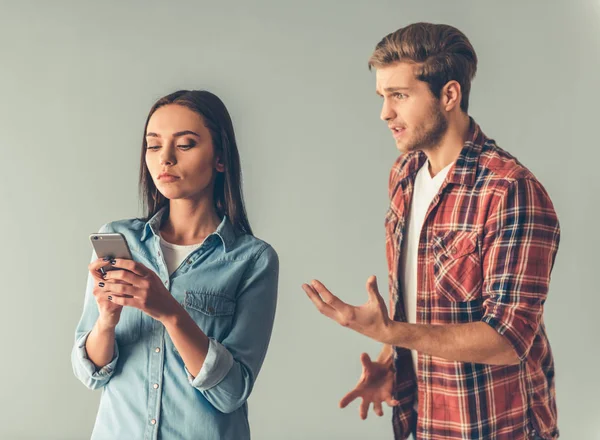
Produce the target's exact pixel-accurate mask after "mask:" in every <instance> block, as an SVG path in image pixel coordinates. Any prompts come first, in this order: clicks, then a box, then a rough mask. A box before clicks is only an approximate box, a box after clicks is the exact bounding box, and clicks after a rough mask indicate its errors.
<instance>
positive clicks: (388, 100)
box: [376, 62, 448, 153]
mask: <svg viewBox="0 0 600 440" xmlns="http://www.w3.org/2000/svg"><path fill="white" fill-rule="evenodd" d="M416 67H417V65H416V64H414V63H408V62H399V63H395V64H392V65H389V66H385V67H380V68H378V69H377V72H376V78H377V89H376V91H377V94H378V95H380V96H382V97H383V108H382V110H381V119H382V120H383V121H386V122H387V124H388V127H389V128H390V130H391V131H392V135H393V137H394V139H395V140H396V146H397V147H398V149H399V150H400V152H402V153H409V152H411V151H415V150H423V151H424V150H432V149H435V147H436V146H437V145H438V144H439V142H440V140H441V139H442V137H443V136H444V134H445V133H446V130H447V129H448V121H447V120H446V116H445V114H444V113H443V112H442V110H441V103H440V100H439V99H437V98H436V97H435V96H434V95H433V94H432V93H431V90H430V89H429V85H428V84H427V83H425V82H423V81H419V80H418V79H416V77H415V73H414V72H415V68H416Z"/></svg>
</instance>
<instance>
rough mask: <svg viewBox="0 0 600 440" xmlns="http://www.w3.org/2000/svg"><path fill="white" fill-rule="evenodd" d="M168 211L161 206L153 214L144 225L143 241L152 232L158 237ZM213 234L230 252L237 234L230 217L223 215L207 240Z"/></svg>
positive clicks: (226, 250)
mask: <svg viewBox="0 0 600 440" xmlns="http://www.w3.org/2000/svg"><path fill="white" fill-rule="evenodd" d="M166 211H167V207H166V206H165V207H163V208H161V209H160V210H159V211H158V212H157V213H156V214H154V216H152V218H151V219H150V220H148V221H147V222H146V224H145V225H144V230H143V231H142V241H145V240H146V239H147V238H148V237H149V236H150V234H153V235H154V236H156V237H158V236H160V235H159V231H160V225H161V224H162V221H163V217H164V215H165V213H166ZM212 236H216V237H218V238H219V239H220V240H221V242H222V243H223V248H224V250H225V252H229V250H231V248H232V246H233V243H234V242H235V238H236V235H235V231H234V229H233V225H232V224H231V222H230V221H229V218H228V217H227V216H226V215H224V216H223V219H222V220H221V223H220V224H219V226H218V227H217V230H216V231H215V232H213V233H212V234H210V235H209V236H208V237H207V240H208V238H209V237H212Z"/></svg>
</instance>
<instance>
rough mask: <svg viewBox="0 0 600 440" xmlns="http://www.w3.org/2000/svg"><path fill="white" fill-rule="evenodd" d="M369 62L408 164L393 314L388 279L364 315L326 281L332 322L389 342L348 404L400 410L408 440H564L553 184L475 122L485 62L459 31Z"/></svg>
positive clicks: (394, 250)
mask: <svg viewBox="0 0 600 440" xmlns="http://www.w3.org/2000/svg"><path fill="white" fill-rule="evenodd" d="M369 67H370V68H373V69H375V70H376V79H377V93H378V94H379V95H380V96H382V98H383V109H382V112H381V119H382V120H384V121H385V122H386V123H387V125H388V127H389V128H390V130H391V132H392V135H393V137H394V139H395V141H396V145H397V147H398V149H399V150H400V152H401V153H402V154H401V156H400V157H399V158H398V160H397V161H396V163H395V165H394V166H393V168H392V171H391V174H390V180H389V195H390V209H389V211H388V213H387V216H386V220H385V228H386V240H387V241H386V249H387V260H388V265H389V288H390V309H391V311H390V313H389V315H388V311H387V307H386V304H385V301H384V300H383V298H382V297H381V296H380V294H379V292H378V288H377V282H376V280H375V277H370V278H369V280H368V281H367V290H368V294H369V300H368V302H367V303H366V304H364V305H362V306H360V307H353V306H351V305H348V304H346V303H344V302H343V301H341V300H340V299H339V298H337V297H336V296H334V295H333V294H332V293H331V292H330V291H329V290H327V288H326V287H325V286H324V285H323V284H322V283H320V282H319V281H316V280H315V281H313V282H312V283H311V284H310V285H308V284H305V285H303V286H302V287H303V289H304V290H305V291H306V293H307V295H308V296H309V297H310V299H311V300H312V301H313V303H314V304H315V305H316V307H317V308H318V309H319V311H320V312H321V313H323V314H324V315H326V316H327V317H329V318H331V319H334V320H335V321H337V322H338V323H340V324H341V325H343V326H347V327H349V328H351V329H353V330H355V331H358V332H360V333H362V334H364V335H366V336H368V337H370V338H372V339H374V340H377V341H380V342H382V343H383V344H384V348H383V350H382V352H381V354H380V355H379V357H378V359H377V360H376V361H371V360H370V358H369V356H368V355H366V354H363V355H362V357H361V361H362V363H363V375H362V377H361V379H360V381H359V383H358V385H357V386H356V388H355V389H354V390H352V391H351V392H350V393H349V394H348V395H346V396H345V397H344V398H343V399H342V401H341V402H340V406H341V407H345V406H346V405H348V404H349V403H350V402H351V401H353V400H354V399H356V398H359V397H360V398H362V404H361V406H360V415H361V418H363V419H364V418H366V416H367V412H368V410H369V407H370V405H371V404H373V408H374V411H375V413H376V414H378V415H380V416H381V415H382V414H383V412H382V402H386V403H387V404H388V405H390V406H393V407H394V410H393V426H394V434H395V438H396V439H404V438H407V437H408V436H409V435H410V434H411V432H412V433H413V434H414V435H415V437H416V438H418V439H439V440H441V439H444V440H446V439H494V440H496V439H498V440H499V439H507V440H508V439H510V440H519V439H535V438H541V439H554V438H557V437H558V429H557V415H556V401H555V391H554V362H553V358H552V353H551V350H550V345H549V342H548V338H547V336H546V331H545V327H544V321H543V318H542V314H543V305H544V301H545V300H546V296H547V293H548V286H549V281H550V273H551V271H552V267H553V265H554V259H555V256H556V252H557V250H558V243H559V236H560V229H559V224H558V219H557V216H556V213H555V211H554V208H553V205H552V202H551V201H550V198H549V196H548V194H547V193H546V191H545V189H544V188H543V187H542V185H541V184H540V183H539V182H538V181H537V180H536V178H535V177H534V176H533V174H532V173H531V172H530V171H529V170H527V168H525V167H524V166H523V165H522V164H521V163H519V162H518V161H517V159H515V158H514V157H513V156H511V155H510V154H509V153H507V152H506V151H504V150H502V149H501V148H499V147H498V146H497V145H496V143H495V142H494V141H493V140H491V139H489V138H487V137H486V136H485V135H484V134H483V132H482V130H481V128H480V127H479V126H478V125H477V123H476V122H475V121H474V120H473V119H472V118H471V117H469V115H468V105H469V92H470V88H471V87H470V86H471V81H472V79H473V77H474V76H475V72H476V69H477V56H476V54H475V51H474V49H473V47H472V46H471V43H470V42H469V40H468V39H467V37H466V36H465V35H464V34H463V33H462V32H460V31H459V30H457V29H455V28H453V27H451V26H446V25H434V24H428V23H416V24H412V25H410V26H407V27H405V28H402V29H399V30H397V31H396V32H393V33H391V34H389V35H388V36H386V37H385V38H384V39H383V40H382V41H381V42H380V43H379V44H378V45H377V47H376V49H375V51H374V53H373V55H372V56H371V59H370V61H369Z"/></svg>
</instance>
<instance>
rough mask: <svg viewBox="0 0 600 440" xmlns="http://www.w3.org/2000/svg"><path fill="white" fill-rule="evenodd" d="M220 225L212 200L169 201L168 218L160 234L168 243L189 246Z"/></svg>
mask: <svg viewBox="0 0 600 440" xmlns="http://www.w3.org/2000/svg"><path fill="white" fill-rule="evenodd" d="M220 223H221V219H219V216H218V215H217V213H216V211H215V208H214V203H213V201H212V200H203V201H200V202H198V201H193V200H184V199H179V200H171V201H170V202H169V216H168V218H167V219H166V220H165V222H164V223H163V224H162V226H161V228H160V232H161V235H162V237H163V238H164V239H165V240H166V241H168V242H169V243H172V244H178V245H190V244H196V243H200V242H202V241H203V240H204V239H205V238H206V237H207V236H209V235H210V234H212V233H213V232H215V231H216V229H217V227H218V226H219V224H220Z"/></svg>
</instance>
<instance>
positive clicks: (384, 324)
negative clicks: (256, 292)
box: [302, 276, 392, 343]
mask: <svg viewBox="0 0 600 440" xmlns="http://www.w3.org/2000/svg"><path fill="white" fill-rule="evenodd" d="M302 289H304V291H305V292H306V294H307V295H308V297H309V298H310V299H311V301H312V302H313V303H314V304H315V306H316V307H317V309H318V310H319V311H320V312H321V313H322V314H323V315H325V316H327V317H328V318H330V319H333V320H334V321H336V322H337V323H338V324H340V325H343V326H344V327H349V328H351V329H352V330H354V331H357V332H358V333H361V334H363V335H365V336H368V337H369V338H371V339H374V340H376V341H379V342H384V343H386V341H387V340H388V339H389V334H388V333H389V328H390V324H391V322H392V321H391V320H390V318H389V316H388V311H387V307H386V305H385V301H384V299H383V298H382V297H381V295H380V294H379V290H378V289H377V279H376V278H375V277H374V276H371V277H369V279H368V280H367V292H368V294H369V300H368V301H367V302H366V303H365V304H363V305H362V306H359V307H354V306H351V305H349V304H346V303H345V302H343V301H342V300H340V299H339V298H338V297H336V296H335V295H334V294H332V293H331V292H330V291H329V290H328V289H327V288H326V287H325V286H324V285H323V284H322V283H321V282H320V281H317V280H314V281H312V283H311V285H308V284H303V285H302Z"/></svg>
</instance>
